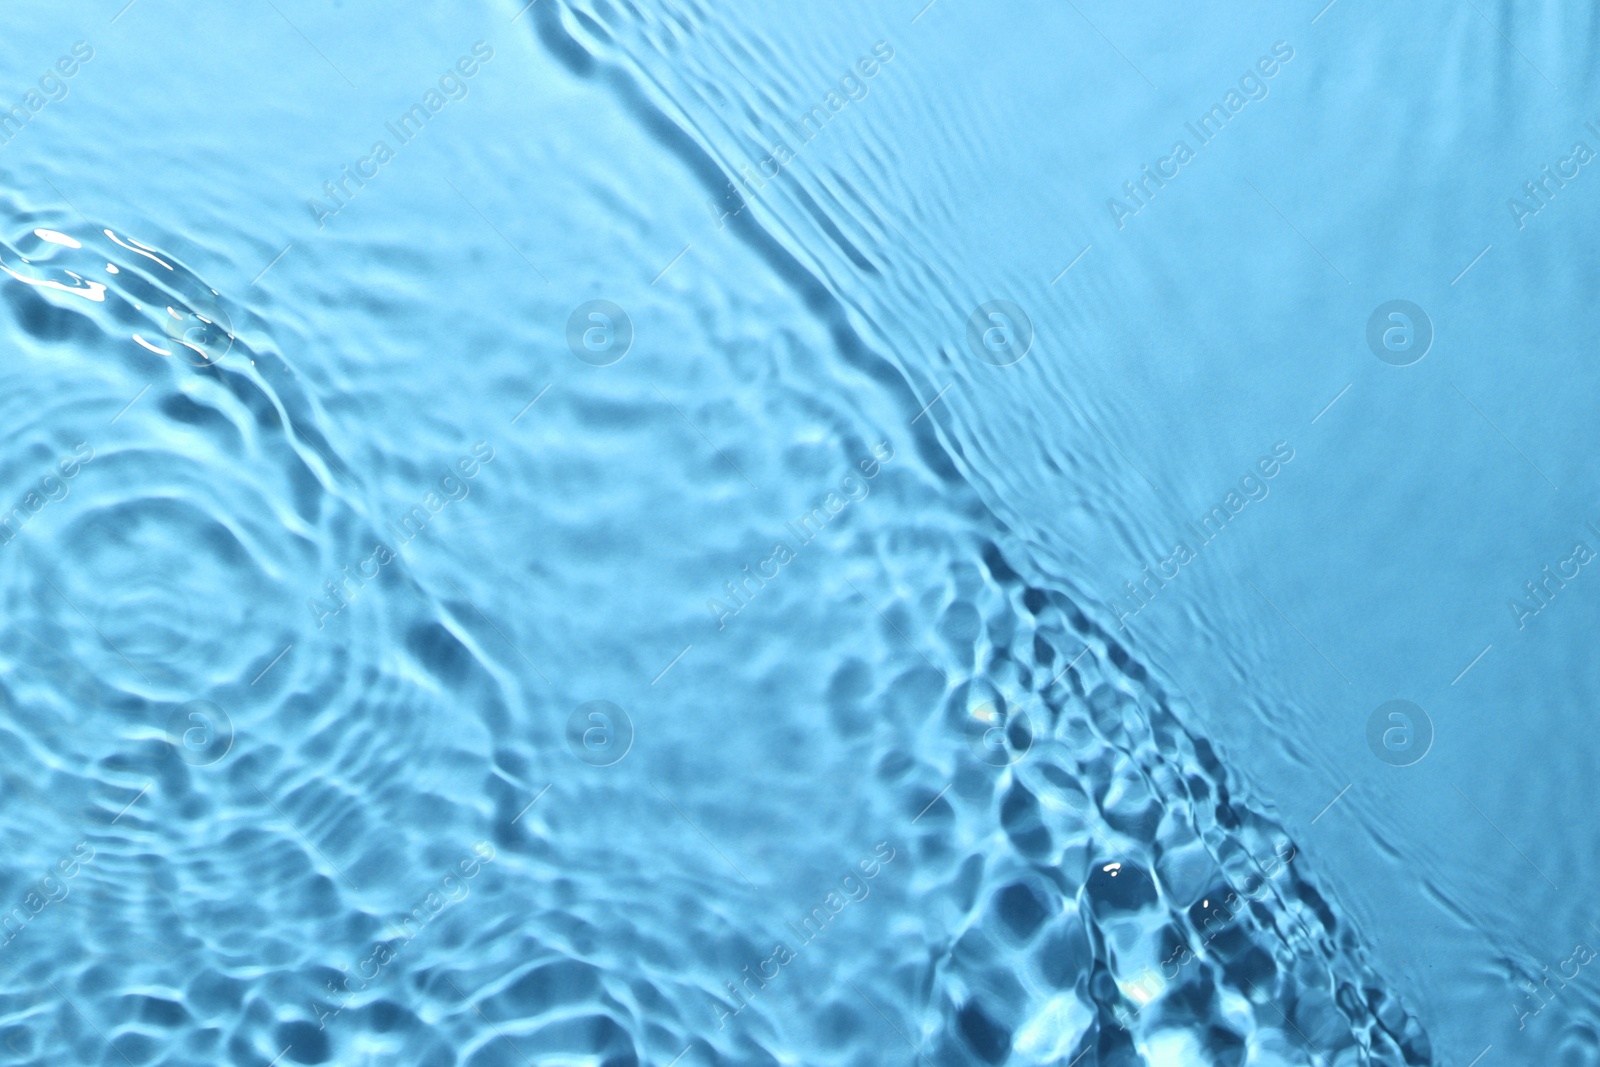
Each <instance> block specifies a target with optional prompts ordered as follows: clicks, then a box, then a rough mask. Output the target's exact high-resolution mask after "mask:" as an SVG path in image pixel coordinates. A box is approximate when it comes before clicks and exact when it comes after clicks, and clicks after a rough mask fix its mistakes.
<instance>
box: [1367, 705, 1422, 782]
mask: <svg viewBox="0 0 1600 1067" xmlns="http://www.w3.org/2000/svg"><path fill="white" fill-rule="evenodd" d="M1367 747H1368V748H1370V749H1371V750H1372V754H1373V755H1374V756H1377V757H1378V758H1379V759H1381V760H1382V761H1383V762H1385V763H1387V764H1388V765H1389V766H1391V767H1409V766H1411V765H1412V764H1414V763H1420V762H1422V757H1424V756H1426V755H1427V754H1428V752H1429V750H1431V749H1432V748H1433V720H1432V719H1430V718H1429V717H1428V713H1427V712H1426V711H1423V710H1422V709H1421V708H1420V707H1418V706H1417V705H1416V704H1413V703H1412V702H1411V701H1409V700H1390V701H1388V702H1387V703H1384V704H1380V705H1378V706H1377V707H1376V708H1374V709H1373V712H1372V714H1371V715H1370V716H1368V717H1367Z"/></svg>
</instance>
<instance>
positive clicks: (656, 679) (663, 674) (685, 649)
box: [650, 643, 694, 685]
mask: <svg viewBox="0 0 1600 1067" xmlns="http://www.w3.org/2000/svg"><path fill="white" fill-rule="evenodd" d="M693 647H694V645H693V644H692V643H691V644H688V645H685V646H684V647H683V651H682V652H679V653H678V654H677V655H676V656H673V657H672V662H671V663H669V664H667V665H666V666H665V667H662V668H661V673H660V674H658V675H656V676H655V677H654V678H652V679H650V684H651V685H655V684H656V683H657V682H659V681H661V679H662V678H664V677H666V674H667V672H668V671H670V670H671V669H672V668H674V667H676V666H677V665H678V661H679V660H680V659H682V658H683V657H684V656H685V655H686V654H687V653H688V651H689V650H690V649H691V648H693Z"/></svg>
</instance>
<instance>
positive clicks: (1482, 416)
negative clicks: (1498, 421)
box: [1450, 382, 1561, 493]
mask: <svg viewBox="0 0 1600 1067" xmlns="http://www.w3.org/2000/svg"><path fill="white" fill-rule="evenodd" d="M1450 388H1452V389H1454V390H1455V391H1456V395H1457V396H1459V397H1460V398H1461V399H1462V400H1465V401H1466V402H1467V403H1468V404H1472V410H1473V411H1476V412H1477V413H1478V417H1479V418H1480V419H1482V420H1483V421H1484V422H1487V423H1488V424H1489V428H1490V429H1491V430H1493V431H1494V432H1495V433H1497V434H1499V435H1500V439H1501V440H1502V441H1504V442H1505V443H1506V444H1508V445H1510V446H1511V447H1512V448H1513V449H1514V450H1515V451H1516V453H1517V455H1519V456H1521V457H1522V458H1523V460H1524V461H1525V462H1526V463H1527V464H1528V466H1530V467H1532V468H1533V469H1534V470H1536V471H1539V477H1541V478H1543V479H1544V480H1545V481H1547V482H1550V476H1549V475H1548V474H1546V473H1545V472H1544V471H1541V470H1539V465H1538V464H1537V463H1535V462H1534V461H1533V460H1531V459H1528V454H1527V453H1526V452H1524V451H1523V450H1522V449H1520V448H1517V446H1516V444H1515V443H1514V442H1513V441H1512V440H1511V438H1509V437H1507V436H1506V434H1505V431H1504V430H1502V429H1500V427H1498V426H1496V425H1495V424H1494V420H1493V419H1491V418H1489V416H1487V415H1485V414H1484V413H1483V409H1482V408H1480V407H1479V406H1478V405H1476V404H1473V403H1472V400H1471V398H1470V397H1468V396H1467V394H1466V393H1463V392H1462V391H1461V389H1460V387H1459V386H1457V385H1456V383H1455V382H1451V383H1450ZM1550 488H1552V489H1554V490H1555V491H1556V492H1558V493H1559V492H1560V491H1561V487H1560V486H1559V485H1557V484H1556V483H1555V482H1550Z"/></svg>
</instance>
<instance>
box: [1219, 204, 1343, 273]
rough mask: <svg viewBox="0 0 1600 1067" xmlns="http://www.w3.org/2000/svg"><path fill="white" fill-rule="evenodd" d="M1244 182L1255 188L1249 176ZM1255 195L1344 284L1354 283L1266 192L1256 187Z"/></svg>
mask: <svg viewBox="0 0 1600 1067" xmlns="http://www.w3.org/2000/svg"><path fill="white" fill-rule="evenodd" d="M1244 183H1245V184H1246V185H1248V186H1249V187H1250V188H1252V189H1256V183H1255V182H1253V181H1251V180H1250V179H1249V178H1246V179H1245V180H1244ZM1256 195H1257V196H1259V197H1260V198H1261V201H1262V203H1264V204H1266V205H1267V206H1268V207H1270V208H1271V209H1272V210H1273V211H1274V212H1276V213H1277V216H1278V217H1279V218H1280V219H1282V220H1283V223H1284V225H1285V226H1288V227H1289V229H1291V230H1293V231H1294V232H1295V233H1297V234H1299V235H1300V240H1302V241H1304V242H1305V243H1306V246H1307V247H1308V248H1310V249H1311V251H1313V252H1315V253H1316V254H1317V255H1319V256H1322V262H1324V263H1326V264H1327V265H1328V266H1330V267H1332V268H1333V272H1334V273H1335V274H1337V275H1338V276H1339V277H1341V278H1344V283H1345V284H1346V285H1352V284H1354V283H1353V282H1351V281H1350V279H1349V278H1348V277H1346V276H1345V273H1344V271H1342V270H1340V269H1339V267H1338V265H1337V264H1335V263H1334V262H1333V260H1331V259H1329V258H1328V257H1327V256H1323V255H1322V249H1320V248H1318V247H1317V246H1316V245H1314V244H1312V243H1311V238H1309V237H1307V236H1306V235H1305V234H1303V233H1300V227H1298V226H1296V225H1295V224H1294V223H1292V222H1290V221H1289V216H1287V215H1285V214H1284V213H1283V212H1281V211H1278V205H1277V204H1274V203H1273V202H1272V201H1271V200H1268V199H1267V194H1266V193H1263V192H1262V191H1261V190H1260V189H1256Z"/></svg>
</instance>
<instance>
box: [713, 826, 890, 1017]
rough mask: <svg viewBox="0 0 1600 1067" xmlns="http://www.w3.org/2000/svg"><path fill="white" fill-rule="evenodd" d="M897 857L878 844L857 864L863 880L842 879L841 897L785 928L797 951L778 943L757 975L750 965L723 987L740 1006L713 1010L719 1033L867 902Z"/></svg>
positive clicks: (833, 897)
mask: <svg viewBox="0 0 1600 1067" xmlns="http://www.w3.org/2000/svg"><path fill="white" fill-rule="evenodd" d="M895 855H896V852H895V850H894V846H892V845H890V844H889V842H887V841H879V842H878V843H877V844H876V845H874V846H872V856H869V857H868V858H866V859H864V860H861V861H860V862H859V863H857V864H856V866H857V868H859V869H860V871H861V874H860V876H857V875H856V873H855V871H854V870H852V871H851V872H850V873H849V874H847V875H845V876H844V877H843V878H841V879H839V890H843V895H842V896H841V895H840V892H839V890H829V892H828V895H827V896H826V897H824V898H823V900H822V903H821V904H818V905H817V906H816V907H814V908H812V909H811V910H810V911H809V912H808V913H807V914H806V915H805V917H804V918H802V919H801V920H800V922H799V924H798V925H797V924H795V923H794V922H793V921H790V922H788V923H786V924H785V925H787V926H788V928H789V930H790V932H791V933H793V934H794V936H795V944H796V945H797V946H798V947H797V948H794V949H791V948H790V947H789V945H788V943H787V942H784V941H779V942H778V943H777V944H775V945H774V946H773V949H772V955H770V956H768V957H767V958H766V959H764V960H762V961H761V962H760V963H757V964H756V969H755V973H754V974H752V973H751V971H750V965H749V964H748V963H747V964H745V966H744V969H743V972H742V974H743V977H742V978H741V979H740V981H739V983H738V984H737V985H736V984H735V983H733V982H731V981H730V982H725V983H723V984H724V985H726V986H727V988H728V995H729V996H730V997H732V998H733V1000H734V1002H735V1003H737V1004H738V1005H739V1006H738V1007H737V1008H732V1009H724V1008H720V1007H719V1008H716V1009H714V1010H715V1011H716V1015H717V1029H718V1030H722V1029H725V1028H726V1027H727V1025H728V1020H729V1019H731V1018H733V1017H734V1016H736V1015H738V1014H739V1013H740V1012H742V1011H744V1009H746V1008H748V1007H749V1006H750V1001H751V1000H752V999H754V998H755V996H756V994H758V993H760V992H761V991H762V990H763V989H765V988H767V984H768V983H769V982H771V981H773V980H774V979H776V978H777V977H778V975H780V974H781V973H783V972H782V969H783V968H784V967H786V966H788V965H789V964H790V963H792V962H793V961H794V959H795V957H796V956H798V955H799V954H800V950H801V949H803V948H805V947H806V946H807V945H809V944H810V943H811V942H813V941H815V940H816V939H817V938H818V937H820V936H821V935H822V932H823V930H825V929H827V926H828V923H829V922H831V921H832V920H833V917H834V916H836V915H838V914H839V913H840V912H842V911H844V909H845V907H846V906H847V905H849V904H859V903H861V902H862V901H863V900H866V899H867V895H868V894H869V893H871V892H872V889H871V887H869V886H868V885H867V882H869V881H871V880H872V879H874V878H876V877H877V876H878V875H879V874H881V873H882V871H883V868H885V867H887V866H888V865H889V863H890V861H891V860H893V859H894V858H895ZM813 927H814V928H813ZM769 965H770V966H771V967H772V971H771V973H770V974H769V973H768V972H767V970H766V968H767V967H768V966H769ZM752 986H754V988H752Z"/></svg>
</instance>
